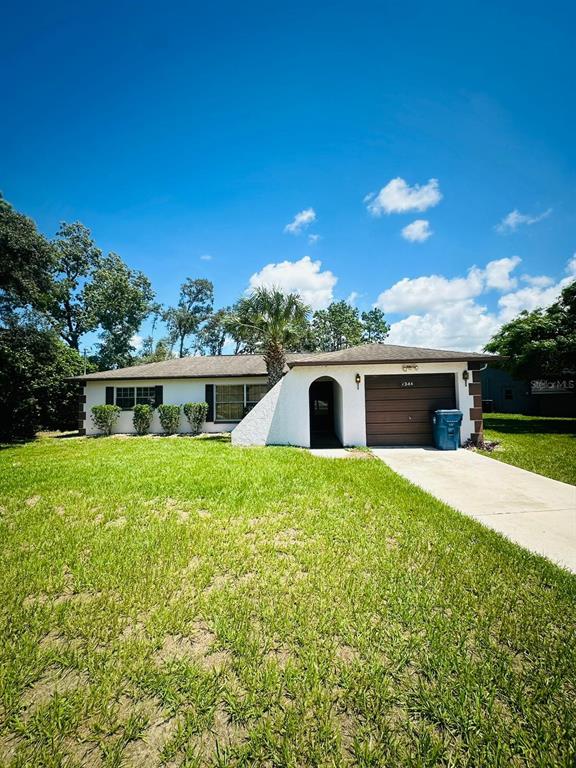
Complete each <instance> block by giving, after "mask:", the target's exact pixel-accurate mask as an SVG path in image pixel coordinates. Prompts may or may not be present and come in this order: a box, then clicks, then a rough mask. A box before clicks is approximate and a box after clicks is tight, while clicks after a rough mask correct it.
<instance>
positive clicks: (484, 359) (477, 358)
mask: <svg viewBox="0 0 576 768" xmlns="http://www.w3.org/2000/svg"><path fill="white" fill-rule="evenodd" d="M501 359H502V357H501V356H500V355H474V356H472V357H466V356H464V357H417V358H397V357H394V358H389V359H386V360H303V361H300V360H299V361H294V362H292V363H288V365H289V367H290V368H293V367H294V366H297V365H306V366H312V365H316V366H318V365H386V364H388V363H404V364H406V365H414V364H418V363H468V362H470V363H473V362H478V363H488V362H494V361H495V360H501Z"/></svg>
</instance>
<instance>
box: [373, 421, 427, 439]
mask: <svg viewBox="0 0 576 768" xmlns="http://www.w3.org/2000/svg"><path fill="white" fill-rule="evenodd" d="M387 432H390V433H392V432H394V433H397V434H403V435H422V434H424V433H427V434H428V433H429V434H430V436H432V429H431V428H430V427H429V426H428V425H426V426H423V425H422V424H417V423H416V422H414V421H405V422H403V423H402V424H399V423H397V424H391V425H389V426H384V425H383V424H373V425H371V426H370V429H369V430H367V433H366V434H368V435H382V434H386V433H387Z"/></svg>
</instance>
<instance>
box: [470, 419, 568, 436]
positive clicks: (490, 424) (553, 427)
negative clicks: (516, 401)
mask: <svg viewBox="0 0 576 768" xmlns="http://www.w3.org/2000/svg"><path fill="white" fill-rule="evenodd" d="M484 429H493V430H495V431H496V432H502V433H503V434H507V435H550V434H555V435H571V436H572V437H576V419H558V418H556V419H549V418H545V417H542V418H539V417H538V416H533V417H530V418H524V419H522V418H518V417H514V416H510V418H506V417H502V416H500V417H498V418H490V416H489V415H485V416H484Z"/></svg>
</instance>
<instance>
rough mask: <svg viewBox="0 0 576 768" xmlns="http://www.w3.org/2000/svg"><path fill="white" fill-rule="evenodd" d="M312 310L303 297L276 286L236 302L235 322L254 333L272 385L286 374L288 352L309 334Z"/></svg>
mask: <svg viewBox="0 0 576 768" xmlns="http://www.w3.org/2000/svg"><path fill="white" fill-rule="evenodd" d="M309 311H310V310H309V308H308V307H307V306H306V305H305V304H304V302H303V301H302V299H300V297H299V296H297V295H296V294H293V293H289V294H285V293H282V291H279V290H277V289H275V288H256V289H255V290H254V291H252V293H251V294H250V296H248V297H245V298H243V299H240V301H239V302H238V303H237V304H236V307H235V311H234V313H233V315H232V317H231V322H233V324H234V325H235V326H236V327H237V328H239V329H245V331H246V332H247V333H249V334H251V336H252V338H253V339H254V342H255V346H256V349H257V350H258V351H260V352H261V353H262V354H263V355H264V360H265V361H266V368H267V370H268V381H269V384H270V386H271V387H273V386H274V384H276V383H277V382H278V381H279V380H280V379H281V378H282V376H283V375H284V366H285V365H286V352H287V351H291V350H292V349H294V348H298V347H299V346H300V344H301V341H302V339H303V338H304V337H305V336H306V333H307V330H308V314H309Z"/></svg>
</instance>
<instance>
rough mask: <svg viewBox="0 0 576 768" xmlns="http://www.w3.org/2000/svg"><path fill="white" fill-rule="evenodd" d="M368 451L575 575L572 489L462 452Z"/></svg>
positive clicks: (575, 508)
mask: <svg viewBox="0 0 576 768" xmlns="http://www.w3.org/2000/svg"><path fill="white" fill-rule="evenodd" d="M372 452H373V453H374V455H375V456H377V457H378V458H379V459H382V461H384V462H385V463H386V464H388V466H389V467H391V469H393V470H394V471H395V472H397V473H398V474H399V475H402V476H403V477H405V478H407V479H408V480H410V481H411V482H412V483H414V484H415V485H418V486H420V488H423V489H424V490H425V491H428V492H429V493H431V494H432V495H434V496H436V498H438V499H440V500H441V501H444V502H445V503H446V504H449V505H450V506H451V507H454V509H457V510H459V511H460V512H463V513H464V514H465V515H468V516H469V517H474V518H475V519H476V520H479V521H480V522H481V523H484V525H487V526H488V527H489V528H493V529H494V530H495V531H499V532H500V533H502V534H504V535H505V536H507V537H508V538H509V539H511V540H512V541H515V542H516V543H517V544H520V545H521V546H523V547H526V549H529V550H531V551H532V552H536V553H538V554H540V555H544V556H545V557H548V558H550V560H553V561H554V562H555V563H558V564H559V565H562V566H564V568H567V569H568V570H570V571H572V572H573V573H576V487H574V486H572V485H567V484H566V483H560V482H559V481H558V480H550V478H548V477H542V476H541V475H535V474H534V473H533V472H527V471H526V470H525V469H519V468H518V467H512V466H510V465H509V464H504V463H503V462H501V461H497V460H495V459H491V458H489V457H487V456H481V455H479V454H477V453H473V452H472V451H467V450H464V449H460V450H458V451H437V450H434V449H432V448H373V449H372Z"/></svg>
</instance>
